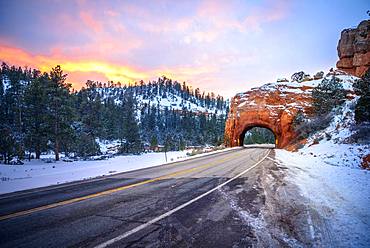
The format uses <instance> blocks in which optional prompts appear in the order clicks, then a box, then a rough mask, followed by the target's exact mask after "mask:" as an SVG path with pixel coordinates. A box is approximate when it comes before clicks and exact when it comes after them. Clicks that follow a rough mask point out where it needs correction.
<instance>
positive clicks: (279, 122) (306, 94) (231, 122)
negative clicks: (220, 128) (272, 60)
mask: <svg viewBox="0 0 370 248" xmlns="http://www.w3.org/2000/svg"><path fill="white" fill-rule="evenodd" d="M300 84H303V83H300ZM293 85H295V84H293ZM312 88H313V87H310V86H307V85H306V86H305V85H302V86H292V84H290V83H286V84H284V83H283V84H279V83H278V84H275V85H273V86H271V87H269V85H264V86H262V87H260V88H254V89H252V90H250V91H247V92H245V93H243V94H238V95H236V96H235V97H234V98H233V99H232V101H231V106H230V112H229V116H228V119H227V121H226V127H225V143H226V145H227V146H239V145H242V143H243V139H244V135H245V132H246V131H248V130H249V129H250V128H253V127H256V126H258V127H264V128H268V129H270V130H271V131H272V132H273V133H274V134H275V136H276V146H277V147H278V148H286V147H287V146H288V145H289V144H290V143H291V141H292V140H294V139H295V137H296V136H297V134H296V133H295V131H294V128H293V126H292V122H293V119H294V117H295V116H296V114H297V112H298V111H299V110H302V111H303V112H304V113H306V114H311V113H312V106H311V103H312V97H311V90H312Z"/></svg>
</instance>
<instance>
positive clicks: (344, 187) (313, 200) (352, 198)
mask: <svg viewBox="0 0 370 248" xmlns="http://www.w3.org/2000/svg"><path fill="white" fill-rule="evenodd" d="M356 101H357V99H356V98H355V99H352V100H348V101H346V102H345V104H344V105H343V107H342V108H340V109H338V110H337V113H336V115H335V116H334V119H333V121H332V122H331V124H330V125H329V127H327V128H326V129H325V130H323V131H320V132H318V133H316V134H314V135H313V136H311V137H310V138H309V139H308V142H307V144H306V145H305V146H304V147H303V148H302V149H300V150H298V152H288V151H285V150H275V152H276V159H277V162H278V163H279V164H281V165H284V166H286V167H287V168H288V170H287V171H288V180H289V181H291V182H292V183H294V184H296V185H298V187H299V189H300V191H301V193H302V194H303V196H305V197H306V198H307V199H308V200H309V202H308V205H309V206H310V207H312V208H313V209H315V210H316V211H317V212H318V213H319V214H320V215H322V217H323V218H324V219H326V220H327V222H328V223H329V226H328V227H329V229H331V235H332V236H333V239H334V243H335V242H336V243H337V245H339V246H340V247H370V236H369V233H368V232H369V230H370V171H368V170H362V169H361V168H360V163H361V158H362V157H364V156H365V155H367V154H369V152H370V145H369V144H362V145H359V144H349V143H348V142H346V140H348V138H349V137H350V136H351V135H352V134H353V131H352V130H351V126H353V125H354V114H353V112H354V111H353V106H354V105H355V103H356ZM314 228H315V227H314Z"/></svg>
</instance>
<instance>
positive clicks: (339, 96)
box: [312, 76, 346, 115]
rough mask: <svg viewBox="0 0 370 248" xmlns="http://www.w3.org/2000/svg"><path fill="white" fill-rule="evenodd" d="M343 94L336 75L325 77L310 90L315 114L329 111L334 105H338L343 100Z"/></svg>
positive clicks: (323, 113) (344, 93)
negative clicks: (329, 77)
mask: <svg viewBox="0 0 370 248" xmlns="http://www.w3.org/2000/svg"><path fill="white" fill-rule="evenodd" d="M345 96H346V92H345V91H344V89H343V86H342V84H341V83H340V81H339V79H338V78H337V77H335V76H333V77H332V78H331V79H326V78H325V79H324V80H322V82H321V83H320V84H319V85H318V86H317V87H316V88H314V89H313V90H312V97H313V101H314V102H313V106H314V110H315V113H316V114H317V115H325V114H327V113H329V112H330V111H331V110H332V109H333V108H334V107H335V106H339V105H340V104H342V103H343V102H344V99H345Z"/></svg>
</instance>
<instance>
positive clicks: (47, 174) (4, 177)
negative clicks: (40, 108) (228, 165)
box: [0, 147, 240, 194]
mask: <svg viewBox="0 0 370 248" xmlns="http://www.w3.org/2000/svg"><path fill="white" fill-rule="evenodd" d="M233 149H240V148H239V147H235V148H226V149H222V150H217V151H212V152H206V153H202V154H198V155H194V156H189V155H188V153H190V152H191V150H184V151H173V152H167V161H168V162H167V163H171V162H175V161H184V160H187V159H190V158H199V157H203V156H207V155H211V154H216V153H220V152H225V151H229V150H233ZM47 157H50V155H48V156H43V158H47ZM161 164H166V160H165V155H164V153H163V152H154V153H145V154H141V155H130V156H116V157H113V158H110V159H107V160H98V161H73V162H64V161H57V162H55V163H45V162H44V161H43V160H31V161H24V165H4V164H0V194H5V193H10V192H15V191H19V190H26V189H32V188H38V187H44V186H50V185H56V184H61V183H67V182H73V181H78V180H85V179H89V178H95V177H99V176H107V175H113V174H117V173H121V172H127V171H132V170H137V169H142V168H148V167H153V166H157V165H161Z"/></svg>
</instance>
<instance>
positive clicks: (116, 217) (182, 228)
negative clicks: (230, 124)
mask: <svg viewBox="0 0 370 248" xmlns="http://www.w3.org/2000/svg"><path fill="white" fill-rule="evenodd" d="M273 153H274V152H273V150H272V149H267V148H248V149H237V150H231V151H228V152H223V153H219V154H214V155H209V156H205V157H200V158H195V159H190V160H187V161H183V162H177V163H172V164H167V165H162V166H157V167H152V168H146V169H142V170H137V171H132V172H127V173H122V174H117V175H112V176H109V177H104V178H98V179H92V180H87V181H81V182H75V183H69V184H63V185H58V186H52V187H45V188H41V189H34V190H29V191H23V192H16V193H12V194H6V195H0V237H1V239H0V247H251V246H260V247H267V246H274V247H276V246H282V247H283V246H295V245H296V244H299V245H303V246H304V245H305V244H310V240H309V235H307V233H308V232H307V230H299V229H297V228H293V224H294V223H299V224H302V223H301V221H302V217H301V216H299V215H298V214H296V215H292V211H293V210H294V211H295V209H296V208H297V206H292V199H296V195H295V194H294V193H293V192H294V190H289V191H288V192H290V193H289V194H287V191H285V193H284V192H283V193H284V194H285V196H284V197H277V194H279V195H280V194H281V192H280V191H278V189H279V188H281V187H280V186H284V187H286V186H287V185H286V183H284V182H283V181H282V178H283V177H282V176H281V175H282V173H283V170H282V168H277V166H276V165H275V164H274V163H273ZM290 194H291V195H290ZM278 198H284V201H282V200H281V199H278ZM293 205H294V204H293ZM293 208H294V209H293ZM292 209H293V210H292ZM292 216H294V218H295V219H294V218H292ZM303 219H305V218H303ZM303 226H304V225H303ZM301 229H302V228H301Z"/></svg>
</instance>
